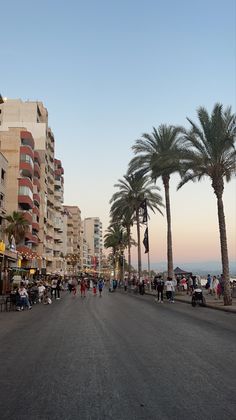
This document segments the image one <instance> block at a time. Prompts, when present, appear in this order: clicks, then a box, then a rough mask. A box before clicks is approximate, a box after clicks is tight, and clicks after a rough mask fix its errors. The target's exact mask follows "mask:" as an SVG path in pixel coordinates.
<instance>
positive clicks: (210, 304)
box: [145, 289, 236, 313]
mask: <svg viewBox="0 0 236 420" xmlns="http://www.w3.org/2000/svg"><path fill="white" fill-rule="evenodd" d="M145 294H146V295H152V296H156V292H155V291H152V292H150V291H148V290H145ZM203 294H204V297H205V299H206V307H207V308H211V309H217V310H220V311H225V312H231V313H236V298H233V303H232V306H224V301H223V298H221V299H216V298H215V296H213V295H208V293H207V291H205V290H204V289H203ZM191 299H192V297H191V296H190V295H187V293H186V292H178V291H176V292H175V300H176V301H178V302H183V303H189V304H191Z"/></svg>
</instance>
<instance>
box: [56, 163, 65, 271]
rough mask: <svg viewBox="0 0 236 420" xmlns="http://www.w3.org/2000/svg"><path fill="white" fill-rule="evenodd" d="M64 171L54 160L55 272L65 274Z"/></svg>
mask: <svg viewBox="0 0 236 420" xmlns="http://www.w3.org/2000/svg"><path fill="white" fill-rule="evenodd" d="M63 174H64V169H63V167H62V164H61V161H60V160H59V159H54V248H53V253H54V255H53V256H54V261H53V264H54V266H53V272H56V273H59V274H62V275H63V274H64V263H63V261H64V258H63V201H64V178H63Z"/></svg>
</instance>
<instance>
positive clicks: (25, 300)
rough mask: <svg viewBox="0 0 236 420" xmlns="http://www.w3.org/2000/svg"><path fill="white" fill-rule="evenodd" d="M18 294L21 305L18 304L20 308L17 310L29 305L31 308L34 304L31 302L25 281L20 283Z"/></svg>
mask: <svg viewBox="0 0 236 420" xmlns="http://www.w3.org/2000/svg"><path fill="white" fill-rule="evenodd" d="M18 295H19V306H18V308H19V309H17V310H18V311H19V310H23V309H24V308H25V307H27V308H28V309H31V308H32V306H31V305H30V303H29V295H28V292H27V290H26V288H25V287H24V285H23V283H22V284H21V285H20V287H19V289H18Z"/></svg>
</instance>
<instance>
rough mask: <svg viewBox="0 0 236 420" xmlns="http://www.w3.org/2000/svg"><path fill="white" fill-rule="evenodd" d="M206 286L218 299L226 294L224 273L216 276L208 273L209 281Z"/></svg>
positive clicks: (210, 293) (209, 292)
mask: <svg viewBox="0 0 236 420" xmlns="http://www.w3.org/2000/svg"><path fill="white" fill-rule="evenodd" d="M205 288H206V289H207V291H208V294H209V295H214V296H215V298H216V299H220V298H221V296H223V294H224V278H223V275H222V274H221V276H219V277H216V276H211V275H210V274H208V275H207V282H206V286H205Z"/></svg>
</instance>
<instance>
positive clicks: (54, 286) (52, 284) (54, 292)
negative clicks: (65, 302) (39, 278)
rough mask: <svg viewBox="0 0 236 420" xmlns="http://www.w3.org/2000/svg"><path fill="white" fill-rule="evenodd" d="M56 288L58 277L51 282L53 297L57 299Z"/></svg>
mask: <svg viewBox="0 0 236 420" xmlns="http://www.w3.org/2000/svg"><path fill="white" fill-rule="evenodd" d="M56 288H57V279H55V278H54V279H52V282H51V299H53V297H54V298H55V299H56Z"/></svg>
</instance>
